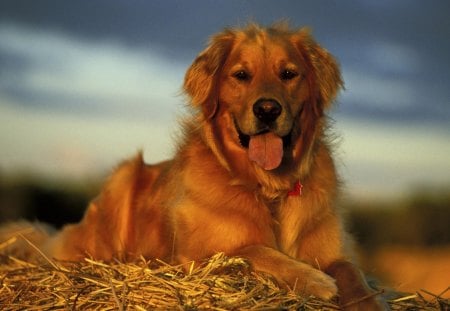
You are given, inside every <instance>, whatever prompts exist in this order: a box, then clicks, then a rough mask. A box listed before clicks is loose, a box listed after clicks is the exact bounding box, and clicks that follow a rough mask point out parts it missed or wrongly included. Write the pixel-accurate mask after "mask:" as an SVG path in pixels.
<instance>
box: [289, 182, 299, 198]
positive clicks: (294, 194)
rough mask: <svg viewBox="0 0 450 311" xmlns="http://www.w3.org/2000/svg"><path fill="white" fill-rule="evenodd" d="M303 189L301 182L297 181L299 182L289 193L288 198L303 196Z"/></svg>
mask: <svg viewBox="0 0 450 311" xmlns="http://www.w3.org/2000/svg"><path fill="white" fill-rule="evenodd" d="M302 188H303V185H302V184H301V183H300V180H297V182H296V183H295V184H294V188H292V190H290V191H289V192H288V194H287V195H288V197H290V196H293V197H294V196H301V195H302Z"/></svg>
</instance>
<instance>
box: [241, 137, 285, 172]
mask: <svg viewBox="0 0 450 311" xmlns="http://www.w3.org/2000/svg"><path fill="white" fill-rule="evenodd" d="M248 157H249V159H250V160H251V161H254V162H256V164H258V165H259V166H261V167H262V168H263V169H265V170H268V171H269V170H273V169H275V168H277V167H278V166H279V165H280V163H281V160H282V158H283V140H282V139H281V138H280V137H278V136H277V135H275V134H274V133H271V132H269V133H266V134H260V135H256V136H250V143H249V145H248Z"/></svg>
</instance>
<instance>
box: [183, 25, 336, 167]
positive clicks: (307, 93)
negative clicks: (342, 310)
mask: <svg viewBox="0 0 450 311" xmlns="http://www.w3.org/2000/svg"><path fill="white" fill-rule="evenodd" d="M341 85H342V80H341V76H340V72H339V68H338V65H337V63H336V61H335V60H334V58H333V57H332V56H331V54H329V53H328V52H327V51H326V50H325V49H323V48H322V47H320V46H319V45H318V44H317V43H316V42H315V41H314V40H313V39H312V37H311V36H310V35H309V33H308V31H307V30H304V29H300V30H290V29H288V28H287V27H286V26H273V27H270V28H260V27H258V26H256V25H250V26H248V27H247V28H245V29H242V30H225V31H224V32H222V33H219V34H218V35H216V36H214V37H213V38H212V40H211V43H210V45H209V46H208V47H207V48H206V49H205V50H204V51H203V52H202V53H200V55H199V56H198V57H197V58H196V60H195V61H194V63H193V64H192V65H191V67H190V68H189V70H188V71H187V74H186V77H185V84H184V88H185V91H186V93H187V94H188V95H190V97H191V103H192V105H194V106H196V107H201V110H202V114H203V117H204V120H205V121H206V122H208V123H209V124H212V125H213V132H214V135H215V139H217V140H218V141H219V143H220V144H221V146H220V148H219V149H220V150H221V152H222V153H223V155H224V157H225V158H226V160H227V161H228V162H230V161H231V162H233V160H234V161H235V162H240V161H241V160H246V161H250V162H251V163H252V165H254V166H255V168H258V167H259V168H262V169H263V170H265V171H271V172H274V173H277V172H283V171H286V170H290V171H292V169H294V167H292V165H298V163H300V161H301V159H302V158H303V157H304V155H305V154H307V153H309V151H310V149H311V146H312V145H313V141H314V139H315V138H316V135H317V134H319V135H320V134H321V131H322V129H321V119H322V117H323V114H324V110H325V109H327V108H329V107H330V105H331V103H332V101H333V100H334V98H335V96H336V94H337V92H338V90H339V88H340V87H341ZM239 155H240V156H239ZM236 159H239V161H237V160H236ZM247 163H248V162H247Z"/></svg>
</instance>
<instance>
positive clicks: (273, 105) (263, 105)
mask: <svg viewBox="0 0 450 311" xmlns="http://www.w3.org/2000/svg"><path fill="white" fill-rule="evenodd" d="M281 110H282V108H281V105H280V104H279V103H278V102H277V101H276V100H273V99H264V98H262V99H259V100H258V101H257V102H256V103H255V104H254V105H253V113H254V114H255V116H256V117H257V118H258V119H259V120H261V121H262V122H264V123H271V122H273V121H275V120H276V119H277V118H278V116H279V115H280V114H281Z"/></svg>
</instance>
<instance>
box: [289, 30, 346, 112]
mask: <svg viewBox="0 0 450 311" xmlns="http://www.w3.org/2000/svg"><path fill="white" fill-rule="evenodd" d="M294 42H295V44H296V45H297V48H298V49H299V51H300V53H301V54H302V56H303V58H304V60H305V62H306V63H307V64H306V65H307V67H310V68H307V69H311V71H312V75H313V76H312V77H308V80H310V83H312V84H313V85H312V89H313V93H314V94H315V96H316V99H317V102H318V104H319V106H320V108H322V109H324V108H329V107H330V106H331V104H332V102H333V100H334V99H335V98H336V95H337V93H338V91H339V90H340V89H341V88H342V87H343V86H344V83H343V81H342V77H341V72H340V70H339V65H338V63H337V61H336V59H335V58H334V57H333V55H331V54H330V53H329V52H328V51H327V50H326V49H324V48H322V47H321V46H320V45H319V44H317V43H316V42H315V40H314V39H313V38H312V37H311V35H310V31H309V30H308V29H305V28H302V29H300V30H299V31H298V32H297V33H296V34H295V35H294Z"/></svg>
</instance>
